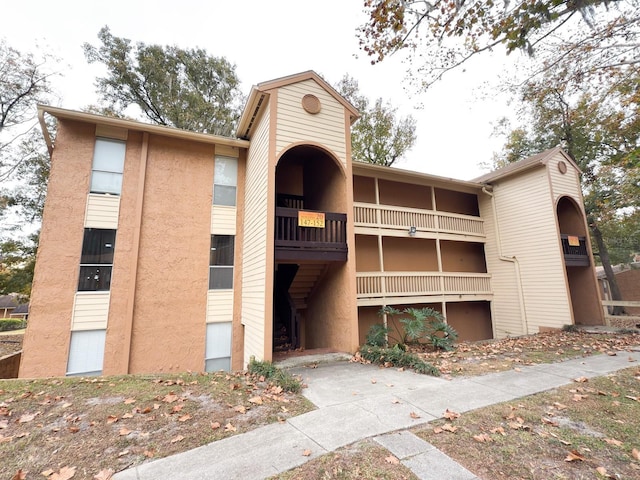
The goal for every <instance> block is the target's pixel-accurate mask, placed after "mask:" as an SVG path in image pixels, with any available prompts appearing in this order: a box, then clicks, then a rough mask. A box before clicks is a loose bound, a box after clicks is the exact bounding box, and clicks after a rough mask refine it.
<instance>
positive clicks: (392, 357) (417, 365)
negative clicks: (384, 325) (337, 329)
mask: <svg viewBox="0 0 640 480" xmlns="http://www.w3.org/2000/svg"><path fill="white" fill-rule="evenodd" d="M360 356H361V357H362V358H364V359H365V360H367V361H369V362H372V363H377V364H380V365H384V364H385V363H387V362H388V363H390V364H392V365H393V366H394V367H406V368H411V369H413V370H415V371H416V372H418V373H422V374H425V375H432V376H434V377H439V376H440V370H438V369H437V368H436V367H434V366H433V365H431V364H430V363H428V362H425V361H424V360H422V359H421V358H420V357H418V356H417V355H415V354H413V353H410V352H407V351H405V350H402V347H400V345H398V344H396V345H395V346H393V347H391V348H384V347H379V346H375V345H363V346H362V347H360Z"/></svg>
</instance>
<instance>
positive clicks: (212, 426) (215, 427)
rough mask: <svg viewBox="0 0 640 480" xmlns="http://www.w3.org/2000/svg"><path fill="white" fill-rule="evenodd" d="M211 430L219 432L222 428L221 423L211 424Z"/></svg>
mask: <svg viewBox="0 0 640 480" xmlns="http://www.w3.org/2000/svg"><path fill="white" fill-rule="evenodd" d="M211 428H213V429H214V430H217V429H219V428H220V422H212V423H211Z"/></svg>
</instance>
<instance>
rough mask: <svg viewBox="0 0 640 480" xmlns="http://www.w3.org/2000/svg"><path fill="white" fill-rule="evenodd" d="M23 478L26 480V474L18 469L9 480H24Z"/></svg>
mask: <svg viewBox="0 0 640 480" xmlns="http://www.w3.org/2000/svg"><path fill="white" fill-rule="evenodd" d="M25 478H27V472H25V471H23V470H22V469H20V470H18V471H17V472H16V474H15V475H14V476H13V477H11V480H24V479H25Z"/></svg>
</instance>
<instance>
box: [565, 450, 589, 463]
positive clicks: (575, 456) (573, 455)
mask: <svg viewBox="0 0 640 480" xmlns="http://www.w3.org/2000/svg"><path fill="white" fill-rule="evenodd" d="M564 461H565V462H575V461H580V462H582V461H584V457H583V456H582V455H580V453H578V451H577V450H571V451H570V452H569V453H567V456H566V458H565V459H564Z"/></svg>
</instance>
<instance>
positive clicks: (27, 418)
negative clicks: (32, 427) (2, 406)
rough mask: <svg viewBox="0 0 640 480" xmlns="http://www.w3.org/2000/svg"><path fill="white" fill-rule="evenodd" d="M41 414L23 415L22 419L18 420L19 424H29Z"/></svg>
mask: <svg viewBox="0 0 640 480" xmlns="http://www.w3.org/2000/svg"><path fill="white" fill-rule="evenodd" d="M39 413H40V412H36V413H25V414H23V415H21V416H20V418H19V419H18V423H28V422H31V421H32V420H33V419H34V418H36V415H38V414H39Z"/></svg>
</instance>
